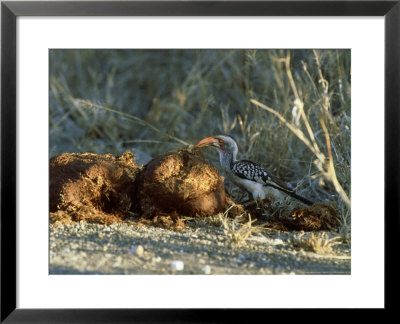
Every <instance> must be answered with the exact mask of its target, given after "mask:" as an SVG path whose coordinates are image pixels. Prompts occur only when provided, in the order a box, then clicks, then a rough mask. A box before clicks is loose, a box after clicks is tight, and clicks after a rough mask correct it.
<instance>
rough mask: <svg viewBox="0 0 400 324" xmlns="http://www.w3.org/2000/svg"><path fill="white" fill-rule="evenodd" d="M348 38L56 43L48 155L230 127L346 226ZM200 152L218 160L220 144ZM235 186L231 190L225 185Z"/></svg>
mask: <svg viewBox="0 0 400 324" xmlns="http://www.w3.org/2000/svg"><path fill="white" fill-rule="evenodd" d="M350 58H351V55H350V50H51V51H50V155H51V156H54V155H56V154H59V153H62V152H84V151H90V152H95V153H107V152H111V153H114V154H120V153H122V152H124V151H125V150H126V149H128V148H135V149H136V150H139V151H141V152H144V153H146V154H148V155H150V156H155V155H157V154H159V153H162V152H166V151H170V150H173V149H176V148H179V147H182V145H183V144H184V143H191V144H194V143H196V142H197V141H199V140H200V139H202V138H204V137H207V136H212V135H216V134H221V133H225V134H230V135H232V136H234V137H235V138H236V139H237V141H238V144H239V149H240V152H239V154H240V155H239V158H241V159H249V160H253V161H256V162H258V163H260V164H261V165H263V166H265V167H267V169H269V170H270V171H271V172H272V173H274V174H275V175H277V176H279V177H280V178H282V179H283V180H285V181H287V182H289V183H291V184H292V185H293V186H294V187H297V189H296V190H297V192H298V193H299V194H301V195H304V196H306V197H308V198H309V199H311V200H314V201H324V202H332V203H333V204H335V205H336V206H337V207H338V209H339V211H340V215H341V216H340V217H341V220H340V221H341V227H340V229H339V231H340V234H341V235H342V236H343V237H347V236H348V233H349V231H350V189H351V184H350V163H351V160H350V159H351V146H350V130H351V120H350V115H351V80H350V77H351V76H350V68H351V59H350ZM207 156H208V157H209V158H210V159H211V160H212V161H214V162H215V165H218V163H217V162H216V161H217V154H216V152H214V151H213V150H211V149H210V150H209V151H207ZM231 189H232V191H233V196H234V197H235V194H237V193H238V192H237V191H236V190H237V189H234V188H231Z"/></svg>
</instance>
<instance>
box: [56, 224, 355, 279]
mask: <svg viewBox="0 0 400 324" xmlns="http://www.w3.org/2000/svg"><path fill="white" fill-rule="evenodd" d="M49 234H50V235H49V236H50V237H49V244H50V255H49V261H50V267H49V272H50V274H184V275H189V274H204V275H213V274H215V275H217V274H249V275H255V274H350V273H351V259H350V246H349V245H345V244H343V243H342V244H338V245H335V246H334V247H333V250H332V252H330V253H329V254H318V253H315V252H307V251H305V250H303V249H302V248H299V247H296V244H293V239H294V237H295V235H298V233H295V232H275V231H268V230H264V231H262V233H259V234H257V235H255V236H252V237H251V238H249V239H248V240H247V241H246V244H244V245H243V246H234V245H232V241H231V240H230V239H229V238H228V237H227V236H226V235H225V234H224V232H223V230H222V229H221V228H219V227H214V226H200V227H199V226H196V225H194V224H193V225H190V226H188V227H187V228H186V229H185V230H182V231H178V232H176V231H171V230H167V229H163V228H157V227H152V226H141V227H138V226H137V225H136V224H135V223H134V222H129V221H128V222H126V223H116V224H112V225H108V226H106V225H98V224H88V223H85V222H80V223H76V224H74V225H61V226H57V227H53V226H50V230H49ZM306 235H307V234H306ZM176 261H177V262H176ZM181 266H183V269H182V270H180V267H181Z"/></svg>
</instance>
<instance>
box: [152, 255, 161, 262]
mask: <svg viewBox="0 0 400 324" xmlns="http://www.w3.org/2000/svg"><path fill="white" fill-rule="evenodd" d="M161 260H162V259H161V257H159V256H156V257H153V258H152V259H151V262H153V263H159V262H161Z"/></svg>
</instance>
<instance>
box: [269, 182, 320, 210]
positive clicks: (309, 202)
mask: <svg viewBox="0 0 400 324" xmlns="http://www.w3.org/2000/svg"><path fill="white" fill-rule="evenodd" d="M267 186H270V187H273V188H275V189H278V190H280V191H283V192H284V193H286V194H288V195H289V196H291V197H293V198H295V199H297V200H299V201H301V202H302V203H304V204H306V205H308V206H311V205H313V204H314V203H313V202H312V201H311V200H308V199H307V198H304V197H302V196H300V195H298V194H297V193H295V192H294V191H291V190H287V189H284V188H281V187H278V186H274V185H273V184H268V185H267Z"/></svg>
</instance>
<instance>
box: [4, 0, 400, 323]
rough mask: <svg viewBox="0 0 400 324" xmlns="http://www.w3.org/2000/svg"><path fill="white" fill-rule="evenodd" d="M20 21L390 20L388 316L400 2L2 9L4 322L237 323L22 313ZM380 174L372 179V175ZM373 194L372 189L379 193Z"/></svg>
mask: <svg viewBox="0 0 400 324" xmlns="http://www.w3.org/2000/svg"><path fill="white" fill-rule="evenodd" d="M18 16H384V18H385V309H387V310H389V309H393V307H395V306H396V305H395V297H393V299H391V298H390V296H391V295H392V293H393V292H394V290H395V288H396V286H397V285H396V283H398V279H397V277H398V275H397V274H396V273H395V272H396V270H395V268H396V267H391V266H389V263H390V262H391V260H392V259H393V258H396V256H397V255H398V250H397V251H396V245H397V244H396V242H395V241H393V240H395V239H396V238H398V237H399V236H398V235H399V227H400V226H399V224H400V221H399V214H400V213H399V209H400V208H399V207H400V203H399V202H398V201H399V200H398V199H399V198H400V195H399V189H398V188H399V182H400V175H399V155H400V146H399V128H400V127H399V126H400V123H399V121H400V114H399V108H400V65H399V61H400V0H396V1H150V2H149V1H147V2H146V1H128V2H126V1H125V2H112V1H101V2H98V1H90V2H85V1H82V2H76V1H71V2H68V1H67V2H64V1H62V2H61V1H46V2H45V1H38V2H31V1H29V2H24V1H22V2H20V1H18V2H12V1H4V2H2V3H1V318H0V320H1V322H3V321H4V322H5V323H31V322H35V323H88V322H93V323H97V322H101V323H112V322H116V323H127V322H139V323H142V322H180V323H192V322H213V323H214V322H227V321H228V322H231V321H236V320H237V319H238V318H240V317H238V315H239V313H240V314H241V315H242V314H243V312H252V314H251V317H252V318H257V317H258V316H263V314H258V313H259V312H262V311H263V310H226V309H225V310H223V309H217V310H213V311H212V312H210V310H208V311H207V312H204V310H194V309H191V310H188V309H180V310H177V309H158V310H155V309H148V310H145V309H139V310H138V309H96V310H93V309H18V308H16V300H17V292H16V270H17V268H16V238H17V233H16V207H17V206H16V191H17V187H16V163H17V157H16V129H17V125H16V40H17V39H16V37H17V31H16V19H17V17H18ZM372 174H373V171H371V174H370V175H366V176H371V175H372ZM372 191H373V188H371V192H372Z"/></svg>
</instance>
